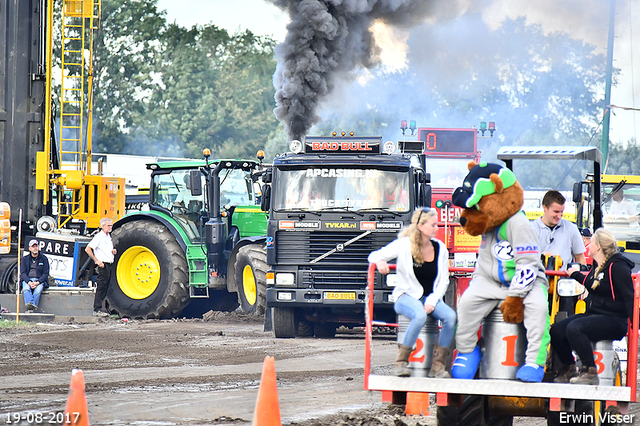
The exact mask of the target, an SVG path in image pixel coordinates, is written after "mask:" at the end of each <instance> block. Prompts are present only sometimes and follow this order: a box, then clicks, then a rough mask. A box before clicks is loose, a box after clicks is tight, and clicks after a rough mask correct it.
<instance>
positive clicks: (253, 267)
mask: <svg viewBox="0 0 640 426" xmlns="http://www.w3.org/2000/svg"><path fill="white" fill-rule="evenodd" d="M267 268H268V265H267V252H266V250H265V246H264V244H249V245H246V246H243V247H240V250H238V254H237V255H236V263H235V274H236V276H235V279H236V284H237V285H238V301H239V302H240V306H241V307H242V312H244V313H246V314H253V313H257V314H259V315H264V313H265V310H266V306H267V299H266V295H267Z"/></svg>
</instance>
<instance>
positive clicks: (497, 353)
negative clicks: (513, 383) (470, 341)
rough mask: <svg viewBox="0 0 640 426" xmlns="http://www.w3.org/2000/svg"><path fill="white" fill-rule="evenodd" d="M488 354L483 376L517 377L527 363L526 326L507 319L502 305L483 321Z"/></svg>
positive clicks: (481, 368)
mask: <svg viewBox="0 0 640 426" xmlns="http://www.w3.org/2000/svg"><path fill="white" fill-rule="evenodd" d="M482 337H483V339H484V354H483V355H482V361H481V363H480V378H482V379H515V378H516V373H517V372H518V369H519V368H520V367H521V366H522V365H524V359H525V353H526V350H527V338H526V332H525V328H524V325H522V323H520V324H512V323H508V322H505V321H504V319H503V316H502V312H501V311H500V308H499V307H496V308H495V309H494V310H493V311H492V312H491V313H490V314H489V315H487V317H486V318H485V319H484V320H483V321H482Z"/></svg>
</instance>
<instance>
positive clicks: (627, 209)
mask: <svg viewBox="0 0 640 426" xmlns="http://www.w3.org/2000/svg"><path fill="white" fill-rule="evenodd" d="M607 213H608V216H614V217H615V216H623V217H625V218H627V219H631V217H630V216H637V215H638V211H637V210H636V205H635V203H634V202H633V201H631V200H629V199H628V198H625V196H624V190H623V189H620V190H618V191H617V192H614V193H613V194H612V195H611V204H609V208H608V209H607Z"/></svg>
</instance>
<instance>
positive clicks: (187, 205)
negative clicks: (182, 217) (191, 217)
mask: <svg viewBox="0 0 640 426" xmlns="http://www.w3.org/2000/svg"><path fill="white" fill-rule="evenodd" d="M184 185H185V187H184V188H182V189H181V190H180V192H179V193H178V195H177V196H176V199H175V200H174V201H173V207H174V208H175V207H178V208H182V209H184V210H188V211H190V212H191V213H200V210H201V209H202V197H201V196H193V195H191V181H190V178H189V175H188V174H186V175H184Z"/></svg>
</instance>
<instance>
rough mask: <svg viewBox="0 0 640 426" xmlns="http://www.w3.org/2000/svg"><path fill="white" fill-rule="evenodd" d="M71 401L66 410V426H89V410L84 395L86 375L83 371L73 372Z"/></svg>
mask: <svg viewBox="0 0 640 426" xmlns="http://www.w3.org/2000/svg"><path fill="white" fill-rule="evenodd" d="M69 388H70V390H69V399H67V406H66V407H65V408H64V424H65V425H76V426H89V409H88V408H87V398H86V397H85V395H84V374H83V373H82V370H79V369H77V368H74V369H73V371H72V372H71V386H69Z"/></svg>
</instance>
